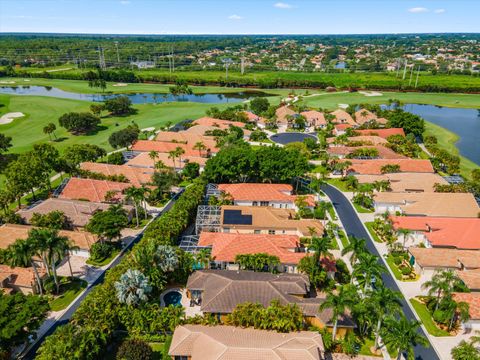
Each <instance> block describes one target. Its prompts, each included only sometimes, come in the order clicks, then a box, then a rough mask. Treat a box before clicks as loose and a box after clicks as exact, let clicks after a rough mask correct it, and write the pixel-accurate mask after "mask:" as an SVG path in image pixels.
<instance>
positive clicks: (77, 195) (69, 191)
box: [59, 178, 131, 202]
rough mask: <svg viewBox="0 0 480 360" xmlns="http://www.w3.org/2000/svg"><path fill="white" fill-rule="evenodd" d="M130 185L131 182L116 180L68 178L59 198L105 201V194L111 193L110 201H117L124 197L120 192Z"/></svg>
mask: <svg viewBox="0 0 480 360" xmlns="http://www.w3.org/2000/svg"><path fill="white" fill-rule="evenodd" d="M130 186H131V184H129V183H121V182H116V181H107V180H94V179H82V178H70V179H69V180H68V183H67V184H66V185H65V187H64V188H63V190H62V192H61V194H60V195H59V198H60V199H70V200H84V201H92V202H106V199H105V196H106V195H108V194H112V196H111V199H110V200H111V202H119V201H120V200H122V199H123V198H124V195H123V194H122V192H123V191H124V190H125V189H127V188H129V187H130ZM107 197H108V196H107ZM107 200H108V199H107Z"/></svg>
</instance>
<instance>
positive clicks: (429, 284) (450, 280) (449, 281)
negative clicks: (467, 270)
mask: <svg viewBox="0 0 480 360" xmlns="http://www.w3.org/2000/svg"><path fill="white" fill-rule="evenodd" d="M461 284H462V280H460V278H459V277H458V276H457V275H456V274H455V272H454V271H453V270H438V271H436V272H435V273H434V274H433V276H432V278H431V279H430V280H429V281H426V282H425V283H423V284H422V289H428V295H430V296H432V295H433V294H435V295H436V300H435V303H436V304H435V310H438V306H439V305H440V302H441V298H442V297H445V296H449V295H450V294H451V293H452V292H453V291H454V289H455V287H456V286H460V285H461Z"/></svg>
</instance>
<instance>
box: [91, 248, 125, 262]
mask: <svg viewBox="0 0 480 360" xmlns="http://www.w3.org/2000/svg"><path fill="white" fill-rule="evenodd" d="M119 252H120V249H117V248H115V249H113V251H112V254H111V255H110V256H109V257H107V258H105V259H103V260H102V261H94V260H92V259H88V260H87V264H88V265H93V266H105V265H107V264H110V262H111V261H112V260H113V259H114V258H115V256H117V255H118V253H119Z"/></svg>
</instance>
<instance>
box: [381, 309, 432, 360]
mask: <svg viewBox="0 0 480 360" xmlns="http://www.w3.org/2000/svg"><path fill="white" fill-rule="evenodd" d="M419 327H420V322H419V321H416V320H408V319H407V318H406V317H405V316H404V315H401V316H400V317H399V318H395V317H390V318H387V319H386V320H385V326H384V327H383V328H382V340H383V342H384V343H385V344H386V345H387V346H388V347H389V348H390V349H393V350H395V351H398V355H397V360H400V359H401V358H402V352H404V351H405V352H406V353H407V354H408V358H409V359H413V349H414V347H415V346H417V345H422V346H429V345H430V344H429V342H428V340H427V339H426V338H425V337H424V336H423V335H421V334H420V333H419V332H418V328H419Z"/></svg>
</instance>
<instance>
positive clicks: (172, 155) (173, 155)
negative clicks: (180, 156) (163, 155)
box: [168, 150, 177, 170]
mask: <svg viewBox="0 0 480 360" xmlns="http://www.w3.org/2000/svg"><path fill="white" fill-rule="evenodd" d="M168 158H169V159H172V161H173V169H174V170H175V169H176V168H177V167H176V166H175V159H176V158H177V152H176V151H175V150H171V151H169V152H168Z"/></svg>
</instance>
